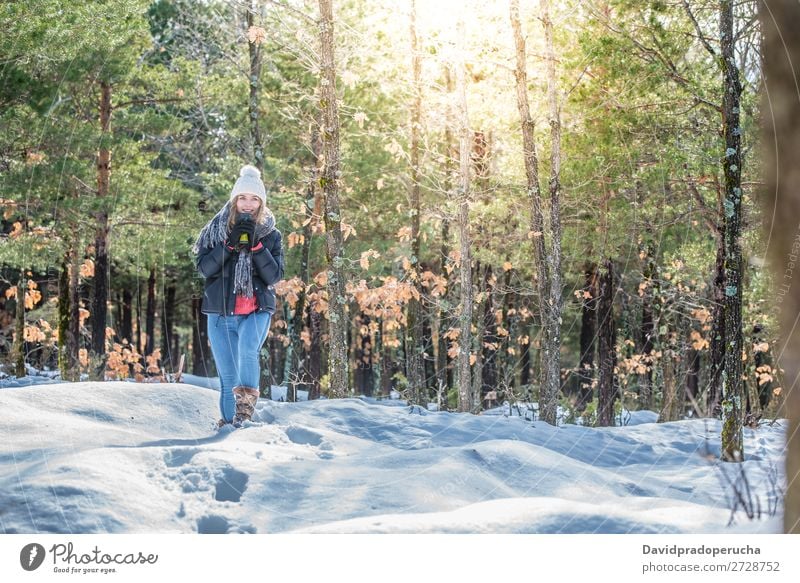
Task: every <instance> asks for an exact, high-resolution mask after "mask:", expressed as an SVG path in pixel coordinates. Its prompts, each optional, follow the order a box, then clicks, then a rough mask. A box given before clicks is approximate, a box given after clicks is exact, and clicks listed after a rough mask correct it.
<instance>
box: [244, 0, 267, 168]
mask: <svg viewBox="0 0 800 583" xmlns="http://www.w3.org/2000/svg"><path fill="white" fill-rule="evenodd" d="M257 12H258V1H257V0H251V2H250V7H249V8H248V10H247V29H248V33H249V32H250V30H251V29H252V28H253V26H255V15H256V13H257ZM247 50H248V54H249V56H250V74H249V75H248V77H247V81H248V86H249V89H250V95H249V99H248V100H247V113H248V117H249V119H250V139H251V140H253V161H254V165H255V166H256V168H258V169H259V170H260V171H262V172H263V171H264V144H263V139H262V137H261V129H260V127H259V121H260V118H261V115H260V113H259V108H258V102H259V88H260V87H261V40H260V39H257V37H249V38H248V43H247Z"/></svg>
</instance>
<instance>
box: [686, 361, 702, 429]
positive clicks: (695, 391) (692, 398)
mask: <svg viewBox="0 0 800 583" xmlns="http://www.w3.org/2000/svg"><path fill="white" fill-rule="evenodd" d="M688 358H689V370H688V371H687V372H686V399H687V400H688V401H689V403H690V404H691V405H692V411H693V415H697V416H700V415H702V414H703V411H702V410H701V409H700V407H699V404H698V402H697V398H698V397H699V395H700V358H701V352H700V351H698V350H695V349H694V348H692V349H690V350H689V351H688Z"/></svg>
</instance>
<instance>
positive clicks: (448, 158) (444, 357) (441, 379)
mask: <svg viewBox="0 0 800 583" xmlns="http://www.w3.org/2000/svg"><path fill="white" fill-rule="evenodd" d="M445 87H446V88H447V94H448V95H452V93H453V91H454V89H455V83H454V80H453V75H452V74H451V71H450V67H449V66H446V67H445ZM450 101H451V100H450ZM450 101H448V103H450ZM451 109H452V108H448V116H447V120H446V122H445V130H444V147H445V162H444V191H445V193H446V195H447V196H448V197H449V198H455V196H454V194H453V192H452V190H453V178H454V176H455V173H456V167H455V166H456V165H455V159H456V156H457V154H458V146H457V144H456V143H455V140H454V139H453V127H454V125H455V124H454V123H453V120H452V114H451ZM439 253H440V259H441V263H440V266H439V275H440V276H441V277H444V278H446V279H447V287H446V288H445V291H444V294H442V297H441V298H440V300H439V302H438V320H439V338H438V349H437V366H436V384H437V387H436V389H437V392H441V393H444V395H445V396H446V395H447V391H448V389H449V388H450V387H452V386H453V365H452V358H451V357H450V354H449V351H448V349H447V338H445V337H444V334H445V332H447V331H448V330H449V329H450V328H451V327H452V326H453V325H454V322H453V319H452V317H451V315H450V310H449V309H446V308H444V307H443V306H446V305H448V304H449V301H448V298H449V297H450V291H451V288H452V283H453V282H452V281H451V279H450V276H449V273H448V271H447V267H448V265H447V264H448V261H449V258H450V221H449V220H448V219H447V218H445V219H444V220H443V221H442V245H441V248H440V251H439Z"/></svg>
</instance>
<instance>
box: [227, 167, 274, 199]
mask: <svg viewBox="0 0 800 583" xmlns="http://www.w3.org/2000/svg"><path fill="white" fill-rule="evenodd" d="M240 194H255V195H256V196H257V197H258V198H260V199H261V203H262V204H263V205H265V206H266V204H267V189H266V188H264V183H263V182H262V181H261V172H259V170H258V168H256V167H255V166H251V165H250V164H245V165H244V166H242V168H241V170H239V178H238V179H237V180H236V184H234V185H233V189H232V190H231V200H233V199H235V198H236V197H237V196H239V195H240Z"/></svg>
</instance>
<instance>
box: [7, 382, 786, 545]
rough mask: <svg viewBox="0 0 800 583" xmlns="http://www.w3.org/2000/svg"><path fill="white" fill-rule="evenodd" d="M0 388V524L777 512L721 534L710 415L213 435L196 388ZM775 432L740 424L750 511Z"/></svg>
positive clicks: (404, 413) (384, 526) (666, 525)
mask: <svg viewBox="0 0 800 583" xmlns="http://www.w3.org/2000/svg"><path fill="white" fill-rule="evenodd" d="M5 384H6V388H4V389H2V390H0V411H2V416H0V438H1V439H2V443H0V532H4V533H197V532H199V533H277V532H326V533H329V532H335V533H343V532H345V533H384V532H392V533H757V532H780V531H781V517H780V514H778V515H777V516H773V517H769V516H762V518H761V519H760V520H758V519H757V520H752V521H751V520H748V519H747V517H746V516H745V514H744V513H743V512H738V513H737V514H736V517H735V521H734V524H733V525H732V526H728V523H729V521H730V518H731V510H730V507H731V497H732V496H733V490H732V488H731V487H730V486H729V485H727V481H728V480H734V481H735V480H736V479H737V477H738V476H739V473H738V472H739V465H737V464H725V465H720V464H719V463H718V462H717V461H716V459H717V458H718V457H719V449H720V445H719V429H720V427H719V423H718V422H717V421H714V420H688V421H679V422H674V423H665V424H657V423H655V422H654V421H655V415H654V414H652V413H650V412H640V413H637V414H635V415H634V417H633V418H632V420H631V424H630V425H628V426H625V427H615V428H602V429H601V428H589V427H580V426H575V425H565V426H562V427H558V428H556V427H552V426H550V425H547V424H546V423H543V422H535V423H531V422H530V421H526V420H525V419H524V418H521V417H518V416H512V417H509V416H506V415H504V414H503V409H502V408H501V409H497V410H494V411H491V412H489V413H487V414H484V415H479V416H473V415H468V414H455V413H446V412H431V411H421V410H420V409H419V408H416V409H414V410H411V409H410V408H409V407H406V406H402V404H399V403H398V402H397V401H375V400H372V399H343V400H319V401H305V402H299V403H283V402H276V401H266V400H263V399H262V400H261V401H260V402H259V405H258V408H257V412H256V415H255V417H254V422H253V423H249V424H247V425H246V426H245V427H244V428H242V429H239V430H233V429H230V428H225V429H223V430H222V431H220V432H217V431H216V430H215V429H213V424H214V422H215V421H216V419H217V417H218V408H217V401H218V393H217V392H216V390H214V389H213V388H211V386H212V383H207V384H208V385H209V386H208V387H201V386H197V385H189V384H136V383H126V382H106V383H89V382H86V383H73V384H70V383H56V384H35V385H31V386H20V385H23V384H24V383H17V386H9V385H10V384H12V383H8V382H6V383H5ZM784 431H785V423H783V422H780V421H779V422H777V423H775V424H774V425H772V426H769V425H764V426H762V427H760V428H758V429H757V430H752V429H746V430H745V452H746V456H747V461H745V463H744V464H743V469H744V472H745V474H746V476H747V482H748V484H749V487H750V496H751V499H752V500H753V504H754V505H755V503H756V501H757V503H758V504H760V506H761V509H762V511H763V512H765V511H766V510H767V508H768V507H769V506H770V505H772V506H774V505H775V504H776V501H777V500H776V496H777V494H776V486H777V487H780V486H781V485H782V484H783V482H784V478H783V475H784V470H783V464H784V459H783V456H784V451H783V450H784V444H785V436H784ZM775 472H777V477H776V476H775V475H774V473H775ZM777 505H778V507H780V506H781V505H780V504H777Z"/></svg>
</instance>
